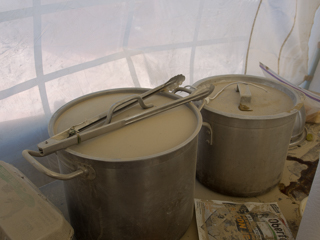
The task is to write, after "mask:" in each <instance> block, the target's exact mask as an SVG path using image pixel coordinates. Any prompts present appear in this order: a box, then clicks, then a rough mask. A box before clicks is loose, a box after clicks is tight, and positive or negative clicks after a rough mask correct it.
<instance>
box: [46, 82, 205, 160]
mask: <svg viewBox="0 0 320 240" xmlns="http://www.w3.org/2000/svg"><path fill="white" fill-rule="evenodd" d="M147 90H149V88H135V87H130V88H114V89H108V90H102V91H98V92H93V93H89V94H86V95H84V96H81V97H78V98H76V99H74V100H72V101H70V102H68V103H66V104H64V105H63V106H61V107H60V108H59V109H58V110H57V111H56V112H55V113H54V114H53V115H52V117H51V118H50V121H49V124H48V133H49V136H50V137H52V136H53V135H55V133H54V131H53V129H54V124H55V122H56V120H57V119H58V118H59V117H60V116H61V115H62V114H63V113H64V112H65V111H66V110H68V109H69V108H71V107H72V106H74V105H77V104H78V103H79V102H81V101H85V100H87V99H90V98H93V97H98V96H101V95H103V94H112V93H119V92H121V93H123V92H129V93H130V94H132V93H142V92H144V91H147ZM157 94H161V95H165V96H168V97H170V98H172V99H177V98H179V97H180V96H179V95H176V94H173V93H169V92H160V93H157ZM185 105H186V106H187V107H188V108H189V109H191V110H192V112H193V113H194V114H195V115H196V118H197V126H196V128H195V130H194V131H193V133H192V134H191V135H190V136H189V137H188V138H187V139H186V140H185V141H183V142H182V143H180V144H178V145H177V146H175V147H173V148H170V149H168V150H166V151H163V152H160V153H156V154H152V155H147V156H142V157H134V158H100V157H94V156H90V155H87V154H82V153H79V152H77V151H75V150H72V149H70V148H66V149H64V150H61V151H66V152H68V153H70V154H72V155H75V156H78V157H82V158H86V159H90V160H97V161H103V162H119V163H125V162H133V161H143V160H148V159H154V158H158V157H161V156H164V155H167V154H170V153H173V152H175V151H177V150H179V149H181V148H182V147H183V146H185V145H187V144H188V143H190V142H191V141H192V140H193V139H194V138H195V137H197V136H198V133H199V132H200V130H201V127H202V115H201V113H200V111H199V109H198V108H197V107H196V106H195V104H193V103H192V102H190V103H186V104H185Z"/></svg>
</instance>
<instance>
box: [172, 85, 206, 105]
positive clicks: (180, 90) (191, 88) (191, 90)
mask: <svg viewBox="0 0 320 240" xmlns="http://www.w3.org/2000/svg"><path fill="white" fill-rule="evenodd" d="M186 87H190V89H188V88H186ZM196 89H197V88H195V87H193V86H191V85H187V86H185V87H177V88H176V89H174V90H173V91H172V93H176V92H186V93H189V94H191V93H193V92H194V91H195V90H196ZM206 102H207V100H206V98H205V99H203V100H202V103H201V104H200V105H199V106H198V105H197V104H195V105H196V106H197V107H198V109H199V111H201V109H202V108H203V107H204V105H205V103H206Z"/></svg>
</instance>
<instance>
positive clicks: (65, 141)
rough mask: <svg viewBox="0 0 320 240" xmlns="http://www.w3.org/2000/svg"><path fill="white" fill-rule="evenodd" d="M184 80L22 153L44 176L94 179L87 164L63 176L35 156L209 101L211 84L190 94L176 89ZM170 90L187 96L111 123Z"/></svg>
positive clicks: (119, 104)
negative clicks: (173, 110) (158, 94)
mask: <svg viewBox="0 0 320 240" xmlns="http://www.w3.org/2000/svg"><path fill="white" fill-rule="evenodd" d="M184 79H185V77H184V76H183V75H178V76H175V77H173V78H171V79H170V80H169V81H168V82H166V83H164V84H162V85H160V86H158V87H156V88H154V89H151V90H149V91H146V92H144V93H143V94H140V95H135V96H131V97H129V98H126V99H123V100H122V101H120V102H117V103H115V104H113V105H112V106H111V107H110V109H109V111H106V112H103V113H101V114H100V115H98V116H96V117H93V118H92V119H89V120H87V121H85V122H83V123H80V124H77V125H76V126H73V127H71V128H69V129H67V130H65V131H63V132H61V133H59V134H57V135H54V136H53V137H51V138H49V139H47V140H46V141H44V142H41V143H39V144H38V149H39V152H37V151H32V150H27V149H26V150H24V151H23V152H22V155H23V156H24V158H25V159H26V160H27V161H28V162H29V163H31V164H32V165H33V166H34V167H35V168H36V169H37V170H38V171H40V172H42V173H44V174H46V175H47V176H49V177H52V178H56V179H60V180H69V179H73V178H75V177H77V176H80V175H83V176H85V178H87V179H94V178H95V171H94V169H93V168H92V167H91V166H89V165H88V164H85V163H78V164H77V168H76V169H75V170H74V171H73V172H71V173H67V174H62V173H57V172H54V171H52V170H50V169H48V168H46V167H45V166H43V165H42V164H41V163H39V162H38V161H37V160H36V159H35V158H34V157H43V156H46V155H49V154H51V153H53V152H56V151H58V150H61V149H65V148H68V147H70V146H73V145H76V144H80V143H81V142H83V141H86V140H89V139H91V138H94V137H97V136H99V135H102V134H105V133H108V132H111V131H114V130H117V129H119V128H122V127H124V126H126V125H129V124H131V123H134V122H137V121H140V120H143V119H145V118H148V117H151V116H153V115H156V114H159V113H161V112H164V111H167V110H169V109H172V108H175V107H177V106H180V105H182V104H184V103H187V102H190V101H198V100H204V99H208V96H209V95H210V94H211V93H212V92H213V89H214V86H213V85H210V86H209V87H208V86H204V87H203V88H199V89H195V90H192V91H191V90H188V89H186V88H185V89H183V88H179V85H180V84H181V83H182V82H183V81H184ZM170 90H172V93H175V92H177V91H186V92H188V93H190V95H189V96H187V97H184V98H179V99H177V100H174V101H172V102H169V103H167V104H164V105H162V106H159V107H153V108H152V109H150V110H146V111H144V112H143V113H141V114H137V115H135V116H132V117H129V118H126V119H123V120H120V121H116V122H113V123H110V121H111V117H112V115H113V114H114V113H116V114H117V113H118V112H120V111H122V110H125V109H127V108H128V107H130V106H133V105H134V104H136V103H137V102H139V103H140V105H141V107H142V108H151V107H152V105H146V104H145V103H144V102H143V100H142V99H143V98H147V97H149V96H151V95H152V94H154V93H157V92H160V91H170ZM103 124H104V125H103ZM101 125H103V126H101ZM92 128H93V129H92Z"/></svg>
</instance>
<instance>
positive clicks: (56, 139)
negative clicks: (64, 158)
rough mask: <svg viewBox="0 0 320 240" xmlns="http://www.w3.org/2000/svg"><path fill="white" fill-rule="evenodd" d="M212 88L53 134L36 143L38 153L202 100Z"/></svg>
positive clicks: (63, 147)
mask: <svg viewBox="0 0 320 240" xmlns="http://www.w3.org/2000/svg"><path fill="white" fill-rule="evenodd" d="M213 90H214V86H213V85H210V87H205V88H200V89H197V90H195V91H194V92H193V93H191V94H190V95H189V96H187V97H184V98H179V99H177V100H174V101H172V102H169V103H166V104H164V105H162V106H159V107H154V108H152V109H150V110H146V111H144V112H143V113H140V114H137V115H135V116H132V117H129V118H126V119H123V120H120V121H117V122H113V123H110V124H107V125H104V126H102V127H98V128H95V129H92V130H88V131H85V132H77V133H76V134H75V135H73V136H69V137H67V138H64V139H61V136H60V134H58V135H55V136H53V137H51V138H49V139H47V140H46V141H44V142H41V143H39V144H38V148H39V153H40V155H41V156H45V155H48V154H51V153H53V152H55V151H58V150H61V149H65V148H68V147H70V146H72V145H76V144H79V143H81V142H84V141H86V140H89V139H91V138H94V137H97V136H99V135H101V134H105V133H108V132H111V131H114V130H116V129H119V128H122V127H124V126H127V125H129V124H132V123H134V122H137V121H140V120H143V119H145V118H148V117H151V116H153V115H156V114H159V113H161V112H164V111H167V110H169V109H172V108H175V107H178V106H180V105H182V104H184V103H187V102H190V101H198V100H202V99H204V98H206V97H208V96H209V95H210V94H211V93H212V92H213Z"/></svg>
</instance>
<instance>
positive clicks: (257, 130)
mask: <svg viewBox="0 0 320 240" xmlns="http://www.w3.org/2000/svg"><path fill="white" fill-rule="evenodd" d="M224 82H226V83H232V82H247V83H250V84H254V85H260V88H261V87H265V88H268V89H271V90H272V89H275V91H277V94H280V96H281V94H283V95H284V97H285V98H286V100H288V99H290V100H291V101H292V104H291V105H290V107H289V109H285V110H283V111H282V112H275V113H272V114H268V113H266V114H264V110H263V107H265V106H267V105H268V102H267V100H268V98H269V96H271V98H272V96H273V95H272V94H273V93H269V95H268V94H265V95H263V94H262V93H265V91H264V90H262V89H258V88H257V87H255V86H250V85H248V86H249V88H251V91H252V90H254V91H257V92H258V93H259V94H257V93H256V95H254V94H253V95H252V101H251V103H254V102H255V100H256V99H255V98H256V97H261V98H263V99H262V103H263V104H261V109H260V107H259V110H258V112H259V114H258V115H255V111H256V110H255V109H256V108H254V109H253V111H240V110H241V108H240V104H239V100H246V97H247V96H246V94H247V93H246V92H244V93H243V95H242V96H240V94H239V92H236V91H235V87H234V86H237V85H234V86H233V87H232V86H230V87H228V92H224V93H221V95H219V96H218V97H217V98H216V99H215V100H212V101H211V102H210V103H209V104H207V105H205V106H204V108H203V109H202V110H201V113H202V117H203V121H204V122H207V123H209V125H210V127H211V129H212V136H211V137H212V145H210V144H209V143H208V141H207V139H208V135H209V134H210V131H208V130H207V128H203V129H202V130H201V131H200V133H199V146H198V160H197V178H198V180H199V181H200V182H201V183H202V184H203V185H205V186H207V187H208V188H210V189H212V190H214V191H217V192H220V193H222V194H227V195H232V196H239V197H252V196H257V195H261V194H263V193H265V192H267V191H269V190H270V189H272V188H273V187H275V186H276V185H277V184H278V183H279V181H280V180H281V177H282V172H283V169H284V164H285V160H286V156H287V151H288V146H289V142H290V138H291V134H292V130H293V125H294V122H295V118H296V115H297V113H298V111H299V110H300V108H301V107H302V106H303V102H302V100H301V98H300V97H299V95H298V94H297V93H296V92H295V91H293V90H291V89H289V88H287V87H285V86H283V85H281V84H278V83H274V82H271V81H269V80H268V79H265V78H261V77H256V76H248V75H224V76H215V77H209V78H206V79H203V80H200V81H198V82H196V83H195V84H194V86H195V87H198V86H200V85H202V84H213V85H215V92H214V93H213V94H212V95H211V97H212V96H213V95H215V94H216V93H217V91H219V87H217V86H218V85H219V84H222V83H224ZM242 86H246V85H245V84H242ZM226 89H227V88H226ZM259 91H260V92H259ZM240 92H241V91H240ZM269 92H270V91H269ZM260 93H261V95H260ZM228 94H231V95H232V94H235V95H234V96H233V95H232V96H233V97H231V95H228ZM229 96H230V98H229ZM219 98H220V100H221V99H222V102H221V104H219V103H218V105H216V106H218V107H220V108H219V109H217V108H215V107H212V106H211V104H213V103H214V102H215V101H217V100H218V99H219ZM265 99H267V100H266V101H265ZM236 101H237V102H238V105H239V107H238V106H236V107H234V106H232V107H234V112H228V109H229V108H228V107H226V108H225V109H222V108H221V106H222V105H223V106H224V104H226V105H225V106H227V105H228V103H229V102H230V104H234V103H235V102H236ZM214 104H217V102H215V103H214ZM282 104H284V101H282V100H281V98H280V100H277V102H276V107H275V108H278V107H279V106H280V107H281V105H282ZM262 105H263V106H262ZM267 107H268V106H267ZM242 110H246V109H242ZM249 110H252V109H249ZM269 110H270V109H268V111H269ZM271 110H272V108H271Z"/></svg>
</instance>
